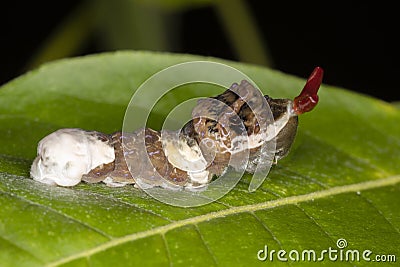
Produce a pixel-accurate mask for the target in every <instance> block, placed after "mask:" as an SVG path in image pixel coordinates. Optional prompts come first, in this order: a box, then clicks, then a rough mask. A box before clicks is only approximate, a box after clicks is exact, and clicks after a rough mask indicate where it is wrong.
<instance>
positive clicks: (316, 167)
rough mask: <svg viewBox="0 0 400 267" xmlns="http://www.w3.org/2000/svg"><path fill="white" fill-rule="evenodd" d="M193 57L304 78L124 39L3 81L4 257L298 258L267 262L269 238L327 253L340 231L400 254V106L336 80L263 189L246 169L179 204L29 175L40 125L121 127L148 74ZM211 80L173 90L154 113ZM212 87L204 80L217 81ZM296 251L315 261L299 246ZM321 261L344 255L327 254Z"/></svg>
mask: <svg viewBox="0 0 400 267" xmlns="http://www.w3.org/2000/svg"><path fill="white" fill-rule="evenodd" d="M192 60H212V61H219V62H223V63H226V64H228V65H231V66H233V67H236V68H238V69H239V70H241V71H242V72H244V73H245V74H246V75H248V76H249V77H250V78H251V79H253V81H255V82H256V83H257V85H258V86H259V87H260V88H261V89H262V91H263V92H264V93H265V94H269V95H270V96H272V97H275V98H285V97H287V98H293V97H294V96H296V95H297V94H298V93H299V92H300V90H301V88H303V86H304V82H305V79H302V78H298V77H293V76H289V75H287V74H284V73H281V72H278V71H273V70H270V69H266V68H262V67H258V66H253V65H246V64H241V63H235V62H228V61H223V60H220V59H215V58H204V57H198V56H190V55H175V54H159V53H149V52H129V51H124V52H116V53H106V54H98V55H92V56H87V57H82V58H73V59H65V60H61V61H57V62H53V63H49V64H46V65H44V66H43V67H41V68H39V69H37V70H34V71H32V72H29V73H27V74H25V75H23V76H21V77H19V78H18V79H15V80H13V81H11V82H9V83H8V84H6V85H4V86H2V87H1V88H0V137H1V138H0V202H1V209H0V265H1V266H114V267H117V266H139V265H140V266H255V265H265V264H277V265H294V264H296V262H294V261H293V260H291V259H288V261H287V262H284V261H279V260H278V259H277V254H276V253H275V254H274V255H273V257H274V258H273V259H272V260H271V259H270V258H268V259H267V260H266V262H262V261H259V260H258V259H257V254H258V252H259V251H260V250H262V249H264V248H265V246H268V249H269V250H275V251H279V250H285V251H286V252H287V254H286V256H285V257H286V258H288V257H289V256H288V255H289V252H290V251H293V250H296V251H299V252H300V253H301V252H302V251H303V250H315V251H316V252H317V258H318V257H319V256H320V253H321V251H323V250H328V249H329V248H332V249H338V247H337V245H336V241H337V240H338V239H340V238H344V239H345V240H346V241H347V247H346V248H344V249H343V251H344V252H346V250H347V249H351V250H358V251H360V253H362V252H363V251H364V250H371V251H372V252H373V254H372V255H371V256H370V258H371V260H373V259H375V258H374V256H375V255H377V254H384V255H395V256H397V257H400V210H399V207H400V197H399V195H400V186H399V182H400V123H399V122H400V110H399V109H397V108H395V107H394V106H393V105H391V104H388V103H385V102H382V101H380V100H377V99H373V98H370V97H367V96H363V95H359V94H355V93H352V92H350V91H346V90H343V89H340V88H335V87H332V86H328V85H323V86H322V87H321V89H320V102H319V104H318V106H317V107H316V108H315V110H313V111H312V112H310V113H307V114H304V115H302V116H301V117H300V125H299V131H298V135H297V137H296V141H295V144H294V146H293V147H292V150H291V152H290V155H289V156H288V157H287V158H285V159H284V160H282V161H280V162H279V164H278V165H277V166H274V167H273V168H272V170H271V172H270V174H269V176H268V178H267V179H266V180H265V181H264V183H263V184H262V186H261V187H260V188H259V189H258V190H257V191H255V192H253V193H249V192H248V191H247V188H248V184H249V182H250V179H251V177H250V176H249V175H246V176H245V177H244V178H243V179H242V180H241V181H240V182H239V183H238V185H237V186H236V187H235V188H234V189H233V190H232V191H231V192H230V193H228V194H227V195H225V196H224V197H223V198H221V199H219V200H218V201H217V202H214V203H212V204H209V205H205V206H201V207H197V208H178V207H173V206H169V205H166V204H163V203H161V202H158V201H157V200H154V199H152V198H151V197H149V196H148V195H146V194H145V193H144V192H142V191H139V190H137V189H135V188H133V187H129V186H128V187H124V188H109V187H107V186H105V185H103V184H95V185H88V184H79V185H78V186H76V187H72V188H61V187H52V186H47V185H43V184H39V183H37V182H35V181H33V180H31V179H30V178H29V168H30V164H31V162H32V160H33V158H34V157H35V154H36V146H37V143H38V141H39V140H40V139H41V138H42V137H44V136H45V135H47V134H49V133H50V132H52V131H54V130H56V129H59V128H65V127H80V128H84V129H88V130H97V131H102V132H106V133H112V132H114V131H117V130H119V129H121V126H122V120H123V116H124V112H125V108H126V106H127V104H128V103H129V100H130V98H131V96H132V94H133V92H134V90H136V89H137V88H138V87H139V85H140V84H141V83H143V82H144V81H145V80H146V79H147V78H149V77H150V76H151V75H153V74H154V73H156V72H157V71H159V70H162V69H163V68H165V67H168V66H171V65H173V64H176V63H180V62H186V61H192ZM310 71H311V70H304V76H305V77H306V76H307V75H308V73H309V72H310ZM232 82H238V81H232ZM201 86H204V85H201V84H193V85H188V90H185V91H179V90H177V92H176V94H173V95H172V96H168V97H166V99H167V100H166V101H164V103H160V106H159V108H158V109H156V110H155V115H154V116H152V117H151V118H150V119H151V121H150V124H154V125H158V123H159V121H158V120H161V119H160V118H162V117H163V116H165V115H166V114H167V113H168V111H169V109H170V108H171V107H174V106H175V105H176V104H177V103H179V102H180V101H182V100H184V99H186V98H187V97H189V96H191V95H193V96H194V95H197V94H198V91H199V88H200V87H201ZM214 89H215V88H210V89H209V90H208V89H207V90H205V91H203V92H204V94H206V95H207V94H208V95H216V94H218V93H220V91H219V92H218V91H213V90H214ZM300 255H301V254H300ZM292 256H293V255H292ZM360 257H361V256H360ZM339 261H340V258H339V259H336V263H338V262H339ZM298 263H299V264H306V263H309V262H307V260H305V261H301V257H300V260H299V262H298ZM340 263H341V264H342V265H348V266H351V265H353V266H354V265H355V266H361V265H365V264H369V265H370V264H373V262H372V261H371V262H366V261H363V259H362V258H360V261H359V262H358V261H350V262H346V261H345V260H342V261H340ZM319 264H325V265H331V264H333V261H332V260H330V259H329V257H328V255H326V254H325V258H324V259H323V260H322V261H320V262H319ZM376 264H377V266H379V264H378V263H376Z"/></svg>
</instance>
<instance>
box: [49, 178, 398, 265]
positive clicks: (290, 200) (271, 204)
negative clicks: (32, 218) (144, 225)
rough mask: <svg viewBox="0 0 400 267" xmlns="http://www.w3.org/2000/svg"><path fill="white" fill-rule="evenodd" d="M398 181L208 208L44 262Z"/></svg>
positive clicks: (364, 183) (58, 261)
mask: <svg viewBox="0 0 400 267" xmlns="http://www.w3.org/2000/svg"><path fill="white" fill-rule="evenodd" d="M399 182H400V174H399V175H394V176H389V177H386V178H383V179H378V180H372V181H365V182H361V183H356V184H350V185H344V186H336V187H332V188H329V189H326V190H321V191H315V192H311V193H308V194H304V195H297V196H290V197H286V198H280V199H274V200H270V201H266V202H262V203H257V204H250V205H245V206H238V207H231V208H228V209H224V210H220V211H215V212H210V213H207V214H203V215H199V216H195V217H192V218H188V219H184V220H180V221H175V222H172V223H170V224H167V225H163V226H159V227H156V228H152V229H150V230H146V231H142V232H137V233H134V234H131V235H126V236H123V237H119V238H115V239H112V240H110V241H108V242H106V243H103V244H101V245H99V246H97V247H93V248H90V249H87V250H85V251H81V252H80V253H76V254H73V255H69V256H67V257H64V258H61V259H59V260H57V261H54V262H51V263H49V264H47V265H46V266H47V267H52V266H59V265H61V264H65V263H68V262H71V261H73V260H76V259H79V258H83V257H89V256H91V255H94V254H96V253H98V252H101V251H103V250H106V249H108V248H112V247H115V246H118V245H122V244H124V243H127V242H131V241H135V240H138V239H142V238H146V237H149V236H152V235H156V234H162V235H163V234H165V233H167V232H168V231H171V230H173V229H176V228H179V227H184V226H187V225H197V224H199V223H201V222H204V221H209V220H212V219H217V218H221V217H226V216H229V215H234V214H239V213H243V212H255V211H258V210H263V209H270V208H275V207H279V206H284V205H293V204H298V203H301V202H306V201H310V200H315V199H321V198H324V197H330V196H335V195H339V194H344V193H351V192H360V191H364V190H369V189H375V188H379V187H385V186H390V185H395V184H397V183H399Z"/></svg>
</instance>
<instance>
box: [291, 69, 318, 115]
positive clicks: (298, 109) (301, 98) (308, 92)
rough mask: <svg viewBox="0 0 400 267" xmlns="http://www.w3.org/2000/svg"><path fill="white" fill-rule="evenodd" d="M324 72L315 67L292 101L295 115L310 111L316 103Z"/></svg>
mask: <svg viewBox="0 0 400 267" xmlns="http://www.w3.org/2000/svg"><path fill="white" fill-rule="evenodd" d="M323 75H324V70H323V69H322V68H320V67H316V68H315V69H314V70H313V72H312V73H311V75H310V77H308V80H307V82H306V85H304V88H303V90H302V91H301V93H300V94H299V95H298V96H297V97H296V98H295V99H294V101H293V110H294V112H295V113H296V114H297V115H300V114H303V113H305V112H308V111H310V110H312V109H313V108H314V107H315V106H316V105H317V103H318V95H317V93H318V89H319V87H320V85H321V83H322V77H323Z"/></svg>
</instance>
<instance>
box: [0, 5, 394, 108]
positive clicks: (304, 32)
mask: <svg viewBox="0 0 400 267" xmlns="http://www.w3.org/2000/svg"><path fill="white" fill-rule="evenodd" d="M79 3H80V2H79V1H77V0H64V1H61V0H60V1H48V0H46V1H12V2H11V1H8V2H6V1H2V4H1V5H2V6H3V7H2V9H1V16H0V25H1V26H0V27H1V28H0V29H1V50H0V62H1V63H0V64H1V72H0V83H1V84H3V83H5V82H7V81H9V80H10V79H12V78H15V77H17V76H18V75H20V74H22V73H23V72H24V71H25V70H26V69H25V66H26V64H27V62H28V61H29V60H30V59H31V57H32V55H33V54H34V53H35V52H37V50H38V49H39V47H40V46H41V45H42V44H43V42H44V40H45V39H46V37H47V36H48V35H49V34H50V33H51V32H52V31H53V30H54V29H55V27H56V26H57V25H58V24H59V23H60V22H61V21H62V20H63V19H64V18H65V17H66V16H67V15H68V14H70V12H71V11H72V10H74V8H75V7H76V6H77V4H79ZM248 4H249V6H250V9H251V11H252V13H253V15H254V18H255V20H256V22H257V25H258V27H259V28H260V31H261V33H262V37H263V38H264V39H265V41H266V43H267V44H268V46H269V49H270V53H271V55H272V60H273V61H274V65H275V66H274V67H275V68H276V69H279V70H281V71H284V72H286V73H290V74H294V75H297V76H301V77H304V78H306V77H307V76H308V74H309V73H310V72H311V71H312V69H313V68H314V67H315V66H317V65H319V66H321V67H323V68H324V70H325V77H324V82H325V83H327V84H331V85H336V86H341V87H345V88H347V89H351V90H354V91H358V92H361V93H365V94H369V95H372V96H375V97H378V98H380V99H383V100H386V101H400V90H399V89H398V85H397V84H398V82H399V78H400V67H399V64H398V59H399V52H398V50H399V42H398V40H397V39H398V36H397V35H398V28H399V19H398V16H397V14H396V10H397V7H395V4H396V2H394V1H393V3H391V4H387V3H384V2H382V1H381V2H377V1H374V2H371V1H362V2H361V1H360V2H351V1H346V2H343V3H341V2H340V1H339V2H338V1H261V0H252V1H248ZM176 16H178V19H179V20H180V21H181V27H180V28H179V29H176V30H177V31H179V34H180V36H181V40H180V46H179V47H178V48H176V49H175V51H173V52H182V53H192V54H199V55H206V56H215V57H221V58H225V59H231V60H238V58H237V57H236V56H235V54H234V51H233V48H232V47H231V45H230V44H229V41H228V38H227V36H226V34H225V33H224V31H223V28H222V26H221V24H220V21H219V19H218V17H217V14H216V12H215V10H214V9H213V8H212V7H203V8H196V9H191V10H187V11H185V12H183V13H177V14H176ZM92 39H93V40H92V41H91V42H90V44H88V46H87V47H86V48H85V49H84V50H83V51H81V52H80V53H79V54H77V55H85V54H91V53H96V52H102V50H101V49H100V48H99V47H98V46H97V45H96V37H95V36H93V38H92Z"/></svg>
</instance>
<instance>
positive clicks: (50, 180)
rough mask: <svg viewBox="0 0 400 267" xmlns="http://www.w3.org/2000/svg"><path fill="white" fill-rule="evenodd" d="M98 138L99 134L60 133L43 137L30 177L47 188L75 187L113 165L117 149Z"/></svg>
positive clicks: (81, 132) (70, 131)
mask: <svg viewBox="0 0 400 267" xmlns="http://www.w3.org/2000/svg"><path fill="white" fill-rule="evenodd" d="M97 134H100V133H97V132H88V131H84V130H81V129H60V130H58V131H55V132H53V133H51V134H49V135H48V136H46V137H44V138H43V139H42V140H41V141H40V142H39V145H38V149H37V157H36V158H35V160H34V162H33V164H32V167H31V172H30V174H31V177H32V178H33V179H34V180H36V181H39V182H41V183H45V184H52V185H61V186H74V185H76V184H78V183H79V182H80V181H81V179H82V175H84V174H87V173H88V172H90V170H92V169H94V168H95V167H97V166H99V165H101V164H107V163H110V162H113V161H114V159H115V154H114V147H113V146H112V145H110V144H109V142H108V141H103V140H99V138H98V136H97Z"/></svg>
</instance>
